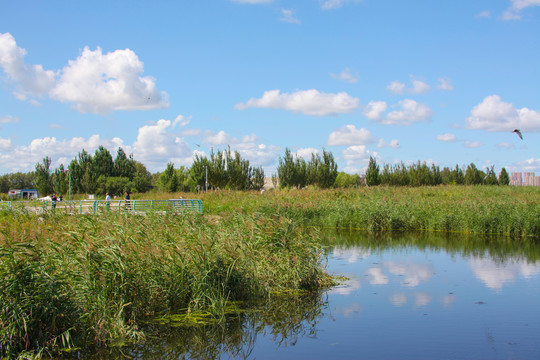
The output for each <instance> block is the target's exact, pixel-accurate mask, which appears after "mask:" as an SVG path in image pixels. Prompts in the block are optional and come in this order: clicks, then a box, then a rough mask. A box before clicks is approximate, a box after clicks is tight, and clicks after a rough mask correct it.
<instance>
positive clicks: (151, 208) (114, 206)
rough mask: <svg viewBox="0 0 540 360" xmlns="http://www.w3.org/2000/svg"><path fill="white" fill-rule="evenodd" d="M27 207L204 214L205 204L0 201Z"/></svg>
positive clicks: (183, 201) (176, 201)
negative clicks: (31, 202) (30, 202)
mask: <svg viewBox="0 0 540 360" xmlns="http://www.w3.org/2000/svg"><path fill="white" fill-rule="evenodd" d="M18 208H26V209H27V210H29V211H30V210H32V211H34V212H36V213H41V212H43V211H56V212H65V213H67V214H98V213H104V212H109V211H114V212H125V213H131V214H142V213H148V212H195V213H200V214H202V212H203V204H202V201H201V200H199V199H169V200H128V201H126V200H109V201H107V200H71V201H69V200H64V201H57V202H56V203H53V202H52V201H43V202H37V203H36V202H33V204H29V203H28V202H21V201H16V202H11V201H5V202H0V210H1V209H18Z"/></svg>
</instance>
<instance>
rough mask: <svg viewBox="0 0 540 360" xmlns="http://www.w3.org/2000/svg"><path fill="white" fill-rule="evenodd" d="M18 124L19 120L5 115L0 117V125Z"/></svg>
mask: <svg viewBox="0 0 540 360" xmlns="http://www.w3.org/2000/svg"><path fill="white" fill-rule="evenodd" d="M17 122H19V118H17V117H14V116H11V115H7V116H0V124H9V123H17Z"/></svg>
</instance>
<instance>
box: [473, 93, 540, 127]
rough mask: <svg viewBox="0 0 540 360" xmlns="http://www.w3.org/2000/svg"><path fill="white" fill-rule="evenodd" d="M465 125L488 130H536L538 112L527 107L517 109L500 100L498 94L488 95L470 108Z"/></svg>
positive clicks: (539, 120) (539, 121) (539, 125)
mask: <svg viewBox="0 0 540 360" xmlns="http://www.w3.org/2000/svg"><path fill="white" fill-rule="evenodd" d="M465 126H466V127H467V128H469V129H477V130H485V131H489V132H495V131H499V132H506V131H512V130H514V129H520V130H521V132H527V131H530V132H538V131H540V113H539V112H537V111H534V110H530V109H528V108H521V109H518V108H516V107H515V106H514V105H513V104H511V103H507V102H504V101H501V97H500V96H499V95H490V96H487V97H486V98H485V99H484V100H483V101H482V102H481V103H480V104H478V105H476V106H475V107H474V108H473V109H472V110H471V116H469V117H468V118H466V119H465Z"/></svg>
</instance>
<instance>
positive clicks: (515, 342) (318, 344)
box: [85, 232, 540, 360]
mask: <svg viewBox="0 0 540 360" xmlns="http://www.w3.org/2000/svg"><path fill="white" fill-rule="evenodd" d="M325 238H326V239H327V244H326V249H327V252H326V254H327V268H328V270H329V271H330V272H331V273H333V274H336V275H343V276H345V277H346V278H347V280H344V281H343V283H342V285H340V286H337V287H335V288H332V289H329V290H328V291H324V292H321V293H316V294H304V295H290V296H286V297H284V298H283V299H280V300H273V301H271V302H266V303H263V304H257V305H252V306H245V305H244V306H239V309H241V308H243V310H239V311H238V312H239V314H237V315H235V316H227V318H226V321H225V322H224V323H223V324H221V325H211V324H207V325H202V326H191V327H187V326H182V325H181V324H174V323H171V324H169V325H167V326H156V327H155V328H152V329H149V330H151V331H153V335H151V336H149V338H148V340H147V342H146V343H145V344H142V345H133V346H125V347H122V348H116V349H113V350H109V351H107V352H106V353H104V352H99V353H97V354H94V356H90V357H93V358H110V359H113V358H118V359H120V358H126V357H128V358H130V357H133V358H137V359H158V358H159V359H183V358H204V359H212V358H214V359H220V358H221V359H229V358H231V359H276V358H279V359H281V360H283V359H328V358H344V359H351V358H356V359H540V244H538V243H537V242H535V241H533V240H531V239H526V240H523V241H513V240H511V239H506V238H504V239H500V238H495V239H494V238H485V237H479V236H471V235H448V234H398V235H391V236H384V237H372V236H368V235H366V234H364V233H360V232H349V233H340V234H336V233H327V234H325ZM85 357H86V356H85Z"/></svg>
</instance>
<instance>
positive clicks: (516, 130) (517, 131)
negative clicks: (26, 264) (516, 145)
mask: <svg viewBox="0 0 540 360" xmlns="http://www.w3.org/2000/svg"><path fill="white" fill-rule="evenodd" d="M512 132H513V133H516V134H518V136H519V138H520V139H521V140H523V135H521V131H519V129H515V130H514V131H512Z"/></svg>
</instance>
